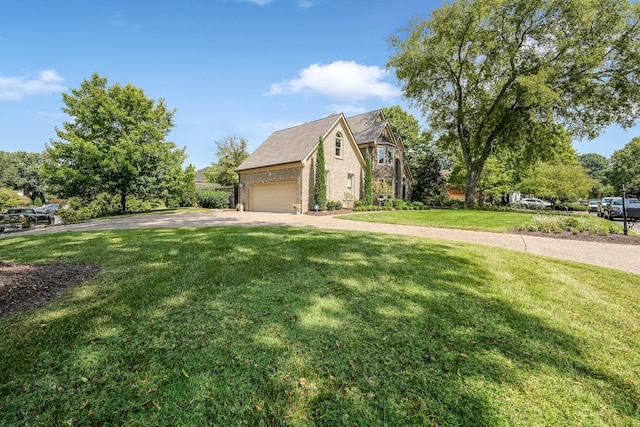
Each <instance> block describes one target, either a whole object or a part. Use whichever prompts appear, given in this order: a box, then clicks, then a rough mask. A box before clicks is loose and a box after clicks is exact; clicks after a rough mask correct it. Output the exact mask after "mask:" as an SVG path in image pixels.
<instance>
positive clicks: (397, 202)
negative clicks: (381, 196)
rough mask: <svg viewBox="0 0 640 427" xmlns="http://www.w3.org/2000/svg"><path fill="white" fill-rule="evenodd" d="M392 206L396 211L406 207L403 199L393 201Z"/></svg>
mask: <svg viewBox="0 0 640 427" xmlns="http://www.w3.org/2000/svg"><path fill="white" fill-rule="evenodd" d="M392 204H393V207H394V208H395V209H398V208H401V207H403V206H404V200H402V199H393V202H392Z"/></svg>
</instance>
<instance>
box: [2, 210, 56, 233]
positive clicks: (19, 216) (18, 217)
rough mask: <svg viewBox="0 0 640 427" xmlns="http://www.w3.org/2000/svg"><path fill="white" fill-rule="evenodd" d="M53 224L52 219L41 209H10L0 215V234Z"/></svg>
mask: <svg viewBox="0 0 640 427" xmlns="http://www.w3.org/2000/svg"><path fill="white" fill-rule="evenodd" d="M42 223H48V224H52V217H51V215H50V214H49V212H47V211H46V210H44V209H41V208H10V209H8V210H7V212H6V213H5V214H3V215H0V232H3V231H5V230H7V229H11V228H34V227H35V226H36V225H38V224H42Z"/></svg>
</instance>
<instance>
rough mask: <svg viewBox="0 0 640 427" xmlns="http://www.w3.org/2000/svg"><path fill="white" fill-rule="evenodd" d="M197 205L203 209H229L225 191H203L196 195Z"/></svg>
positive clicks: (227, 194)
mask: <svg viewBox="0 0 640 427" xmlns="http://www.w3.org/2000/svg"><path fill="white" fill-rule="evenodd" d="M198 205H200V206H201V207H203V208H205V209H224V208H228V207H229V193H227V192H226V191H203V192H201V193H199V194H198Z"/></svg>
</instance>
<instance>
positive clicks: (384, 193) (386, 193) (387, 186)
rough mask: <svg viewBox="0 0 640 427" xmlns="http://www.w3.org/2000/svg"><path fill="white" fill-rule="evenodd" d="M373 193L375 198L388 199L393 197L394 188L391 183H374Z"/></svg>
mask: <svg viewBox="0 0 640 427" xmlns="http://www.w3.org/2000/svg"><path fill="white" fill-rule="evenodd" d="M371 187H372V191H373V196H374V197H375V198H388V197H392V196H393V186H392V185H391V183H390V182H384V181H378V180H376V181H373V185H372V186H371Z"/></svg>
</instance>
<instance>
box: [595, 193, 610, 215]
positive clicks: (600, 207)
mask: <svg viewBox="0 0 640 427" xmlns="http://www.w3.org/2000/svg"><path fill="white" fill-rule="evenodd" d="M611 199H613V197H604V198H602V199H601V200H600V203H598V216H599V217H604V207H605V205H606V204H607V203H609V200H611Z"/></svg>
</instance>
